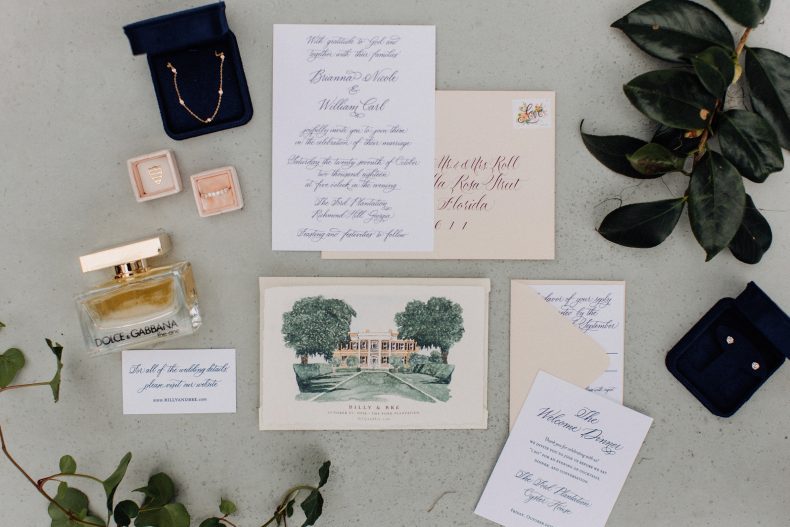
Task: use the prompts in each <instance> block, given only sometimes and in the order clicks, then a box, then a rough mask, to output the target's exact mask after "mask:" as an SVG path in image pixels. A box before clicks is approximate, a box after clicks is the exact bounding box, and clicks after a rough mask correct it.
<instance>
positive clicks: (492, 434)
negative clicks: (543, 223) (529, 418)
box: [0, 0, 790, 527]
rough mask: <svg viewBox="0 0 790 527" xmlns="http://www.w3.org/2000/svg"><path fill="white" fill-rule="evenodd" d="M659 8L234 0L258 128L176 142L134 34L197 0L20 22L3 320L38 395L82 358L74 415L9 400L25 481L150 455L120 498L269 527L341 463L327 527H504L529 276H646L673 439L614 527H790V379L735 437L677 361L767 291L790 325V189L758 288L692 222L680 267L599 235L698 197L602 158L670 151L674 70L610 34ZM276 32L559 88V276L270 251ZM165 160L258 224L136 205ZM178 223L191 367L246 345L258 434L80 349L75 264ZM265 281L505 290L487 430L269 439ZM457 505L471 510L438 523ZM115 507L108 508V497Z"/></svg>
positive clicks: (12, 77) (635, 359)
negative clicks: (359, 34) (671, 201)
mask: <svg viewBox="0 0 790 527" xmlns="http://www.w3.org/2000/svg"><path fill="white" fill-rule="evenodd" d="M639 3H640V2H639V1H638V0H600V1H595V2H593V1H589V0H566V1H563V2H558V1H547V0H543V1H538V0H518V1H498V0H491V1H487V2H483V1H478V2H472V1H451V0H443V1H438V0H430V1H429V0H422V1H416V0H408V1H406V0H404V1H398V2H395V1H389V2H387V1H380V0H375V1H374V0H337V1H286V0H273V1H255V0H230V1H229V2H228V18H229V21H230V25H231V28H232V29H233V30H234V32H235V33H236V35H237V37H238V39H239V44H240V46H241V52H242V57H243V60H244V65H245V69H246V73H247V77H248V82H249V86H250V91H251V93H252V98H253V104H254V107H255V117H254V118H253V120H252V121H251V122H250V123H249V124H248V125H246V126H244V127H242V128H236V129H233V130H229V131H225V132H221V133H218V134H213V135H208V136H203V137H199V138H195V139H189V140H186V141H183V142H175V141H172V140H170V139H169V138H168V137H167V136H166V135H165V134H164V132H163V130H162V126H161V121H160V118H159V114H158V110H157V106H156V101H155V97H154V93H153V89H152V86H151V82H150V77H149V73H148V69H147V64H146V61H145V58H144V57H136V58H133V57H132V55H131V53H130V50H129V45H128V42H127V40H126V38H125V36H124V34H123V32H122V31H121V26H123V25H124V24H126V23H130V22H133V21H136V20H141V19H144V18H147V17H150V16H155V15H159V14H164V13H168V12H172V11H176V10H180V9H184V8H188V7H193V6H195V5H200V4H201V2H200V1H196V0H173V1H154V0H148V1H142V0H123V1H122V0H115V1H107V0H75V1H71V2H65V1H60V2H57V1H44V0H25V1H15V2H4V16H3V18H2V20H0V53H1V56H0V77H2V79H3V88H2V91H0V113H1V114H2V127H0V144H2V161H1V163H2V165H0V166H2V171H0V174H1V175H0V182H2V183H1V184H0V195H1V196H2V206H0V219H1V220H2V221H0V226H1V227H0V248H1V249H2V252H1V254H2V257H0V320H2V321H4V322H5V323H6V324H8V326H9V327H8V328H7V329H6V330H4V331H3V333H2V334H0V343H1V344H2V346H4V348H5V347H9V346H12V345H16V346H19V347H21V348H22V349H24V350H25V351H26V353H27V355H28V358H29V365H28V366H27V367H26V369H25V371H24V374H23V379H29V380H35V379H38V378H48V376H49V375H50V371H51V366H52V365H51V362H50V358H49V356H48V351H45V347H44V342H43V337H44V336H50V337H53V338H56V339H58V340H59V341H60V342H61V343H63V344H64V346H65V348H66V357H65V362H66V367H65V370H64V383H65V384H64V387H63V393H62V400H61V402H60V403H58V404H57V405H53V404H52V403H51V400H50V396H49V394H48V393H47V391H46V390H45V389H44V390H40V391H32V392H27V393H24V392H11V393H5V394H2V401H0V405H2V417H1V418H0V419H2V424H3V426H4V428H5V430H6V435H7V439H8V441H9V442H10V445H11V447H12V449H13V451H14V452H15V453H16V455H17V456H18V458H19V459H20V461H21V462H22V463H23V464H24V465H25V466H26V467H28V468H29V469H30V470H31V472H32V473H33V474H34V475H36V476H37V477H41V476H43V475H46V474H49V473H51V472H52V471H54V470H55V469H56V468H57V462H58V459H59V457H60V455H61V454H65V453H70V454H72V455H74V456H75V457H76V458H77V461H78V463H79V464H80V466H81V468H83V469H85V470H87V471H90V472H94V473H97V474H100V475H101V474H109V473H110V472H111V471H112V469H113V468H114V467H115V464H116V463H117V461H118V460H119V459H120V457H121V455H122V454H123V453H124V452H126V451H127V450H131V451H133V452H134V455H135V458H134V460H133V461H132V465H131V467H130V470H129V474H128V477H127V481H126V482H125V483H124V484H123V485H122V487H121V495H130V494H131V489H133V488H136V487H137V486H138V485H141V484H143V483H144V481H145V480H146V479H147V477H148V476H149V475H150V474H152V473H153V472H155V471H160V470H164V471H167V472H169V473H170V474H171V475H172V476H173V477H174V478H175V479H176V481H177V482H178V484H179V491H180V493H181V497H182V499H183V500H184V501H185V502H186V503H187V504H188V505H190V509H191V511H192V513H193V515H194V516H200V517H204V516H205V515H208V514H211V513H213V512H214V509H215V502H216V501H217V499H218V497H219V496H220V495H224V496H228V497H231V498H233V499H235V500H236V502H237V503H238V505H239V508H240V510H241V515H240V516H239V521H238V524H239V525H244V526H253V525H256V526H257V525H260V523H262V521H258V520H262V519H263V518H264V513H265V512H266V511H271V510H273V508H274V506H275V502H276V500H278V499H279V496H280V493H281V492H282V491H283V490H284V489H285V488H286V487H288V486H290V484H293V483H297V482H302V481H303V480H306V481H312V480H313V478H314V474H315V472H316V470H317V468H318V465H319V463H320V462H321V461H322V460H324V459H331V460H332V462H333V463H334V473H333V477H332V479H331V481H330V484H329V486H328V487H327V489H326V499H327V503H326V514H325V517H324V518H323V520H322V522H321V525H329V526H347V525H348V526H373V525H381V526H387V527H390V526H392V527H401V526H415V525H425V526H478V525H480V526H482V525H490V524H489V523H488V522H486V521H485V520H483V519H481V518H478V517H476V516H475V515H474V514H473V513H472V510H473V508H474V505H475V503H476V501H477V499H478V497H479V495H480V492H481V490H482V488H483V485H484V484H485V481H486V479H487V477H488V474H489V471H490V470H491V468H492V466H493V463H494V461H495V460H496V457H497V455H498V453H499V450H500V448H501V446H502V444H503V442H504V440H505V437H506V435H507V415H508V414H507V410H508V390H507V386H508V317H509V280H510V279H511V278H547V279H553V278H586V279H624V280H626V281H627V282H628V302H627V327H626V379H625V382H626V387H625V403H626V404H627V405H628V406H630V407H632V408H634V409H636V410H639V411H642V412H645V413H647V414H649V415H651V416H653V417H654V418H655V424H654V426H653V429H652V431H651V432H650V434H649V436H648V438H647V442H646V443H645V445H644V447H643V449H642V451H641V453H640V456H639V458H638V461H637V464H636V465H635V466H634V469H633V471H632V472H631V475H630V477H629V479H628V481H627V483H626V485H625V488H624V490H623V492H622V494H621V496H620V499H619V500H618V502H617V505H616V506H615V509H614V512H613V513H612V516H611V519H610V522H609V525H610V526H611V527H632V526H634V525H642V526H645V527H647V526H668V525H694V526H708V525H710V526H713V525H715V526H720V527H730V526H731V527H735V526H741V525H762V526H771V527H773V526H779V525H786V524H787V521H788V519H790V505H788V502H787V500H786V499H785V498H786V497H787V481H788V478H789V477H790V458H789V457H788V456H787V451H788V449H790V440H788V431H789V430H790V410H789V409H788V408H789V407H790V405H788V402H790V398H789V397H790V396H788V392H789V391H790V390H789V389H790V367H786V368H783V369H782V370H780V371H779V372H778V373H777V374H776V375H775V376H774V377H773V378H772V379H771V380H770V382H768V384H767V385H766V386H765V387H764V388H763V389H762V390H761V391H760V392H759V393H758V394H757V396H756V397H754V399H753V400H752V401H750V402H749V404H748V405H747V406H746V407H745V408H743V409H742V410H741V411H740V412H739V413H738V414H736V416H735V417H734V418H732V419H729V420H725V419H718V418H716V417H714V416H713V415H711V414H710V413H708V412H707V410H705V409H704V408H703V407H702V406H701V405H700V404H699V403H698V402H697V401H696V400H695V399H693V398H692V396H691V395H690V394H689V393H687V392H686V391H685V390H684V389H683V388H682V387H681V386H680V384H678V383H677V382H676V381H675V380H674V378H673V377H672V376H671V375H670V374H669V373H668V372H667V371H666V369H665V368H664V355H665V353H666V352H667V350H668V349H669V348H671V347H672V345H673V344H674V343H675V342H676V341H677V340H678V339H679V338H680V337H681V336H682V335H683V334H684V333H685V332H686V331H687V330H688V328H689V327H690V326H691V325H692V324H693V322H694V321H696V320H697V319H698V318H699V317H700V315H702V314H703V313H704V312H705V311H706V310H707V309H708V308H709V307H710V306H711V305H712V304H713V303H714V302H715V301H716V300H718V299H719V298H721V297H723V296H731V295H736V294H737V293H739V292H740V291H741V290H742V288H743V287H744V286H745V285H746V282H748V281H749V280H755V281H757V283H758V284H759V285H760V286H761V287H763V288H764V289H765V290H766V291H767V292H769V294H770V295H772V296H773V298H774V299H775V300H776V301H777V302H778V303H779V304H780V305H783V306H785V307H786V308H787V309H788V310H790V287H788V277H787V267H786V264H787V256H788V254H790V231H788V230H787V227H788V226H790V213H789V212H788V210H790V205H788V197H789V196H790V193H789V192H788V190H790V181H788V176H790V171H789V170H785V171H784V173H782V174H775V175H773V176H771V177H770V178H769V180H768V182H766V183H765V184H763V185H755V184H752V183H748V182H747V189H748V191H749V192H750V193H752V195H753V196H754V198H755V201H756V202H757V203H758V205H759V206H760V207H762V208H763V209H766V212H765V215H766V217H767V218H768V219H769V221H770V222H771V224H772V225H773V229H774V246H773V248H772V250H771V251H770V252H769V253H768V255H767V256H766V257H765V259H764V260H763V262H762V263H761V264H760V265H759V266H757V267H750V266H747V265H745V264H741V263H739V262H737V261H736V260H735V259H734V258H732V257H731V256H729V254H722V255H720V256H718V257H717V258H716V259H715V260H714V261H712V262H710V263H707V264H706V263H704V254H703V252H702V250H701V249H700V248H699V247H698V246H697V245H696V242H695V241H694V239H693V236H692V234H691V232H690V228H689V225H688V221H687V219H686V218H685V217H684V218H683V220H681V223H680V225H679V227H678V229H677V230H676V231H675V233H674V234H673V235H672V236H671V238H670V239H669V240H668V241H667V242H666V243H665V244H664V245H663V246H661V247H660V248H658V249H654V250H648V251H639V250H631V249H625V248H621V247H618V246H614V245H612V244H609V243H608V242H606V241H605V240H603V239H602V238H601V237H600V236H598V235H597V234H596V233H595V230H594V226H595V225H596V224H597V222H598V221H600V219H601V218H602V217H603V215H604V214H605V213H606V212H607V211H608V210H610V209H611V208H613V207H614V202H613V201H605V200H607V198H611V197H615V196H622V197H623V199H625V200H626V202H634V201H643V200H648V199H661V198H666V197H670V189H671V190H672V191H673V192H675V193H677V192H678V191H679V190H678V188H679V187H678V186H677V185H676V184H674V183H673V182H675V181H677V180H676V179H674V178H676V177H679V178H682V176H672V177H669V178H666V179H667V183H668V186H665V185H664V184H662V182H661V181H651V182H644V183H642V184H641V185H637V184H635V182H634V181H632V180H628V179H625V178H623V177H621V176H618V175H616V174H613V173H610V172H608V171H607V170H606V169H605V168H604V167H602V166H600V165H599V164H597V162H595V161H594V160H593V158H592V157H591V156H590V155H589V154H588V153H587V152H586V151H585V149H584V147H583V145H582V142H581V139H580V138H579V133H578V126H579V122H580V121H581V119H582V118H585V119H587V123H586V126H587V127H588V128H586V129H587V130H589V131H593V132H597V133H603V134H605V133H630V134H642V135H645V136H646V135H647V133H648V131H647V126H646V123H645V122H644V121H643V120H642V119H641V118H640V116H639V114H638V113H637V112H636V110H634V109H632V108H631V107H630V105H629V104H628V102H627V100H626V98H625V96H624V95H623V94H622V91H621V88H620V87H621V85H622V84H623V83H624V82H626V81H628V80H629V79H631V78H632V77H634V76H636V75H637V74H639V73H642V72H644V71H646V70H647V69H648V68H655V67H657V66H658V62H657V61H654V60H652V59H650V58H649V57H646V56H645V55H644V54H643V53H641V52H640V51H639V50H638V49H637V48H636V47H635V46H634V45H633V44H631V43H630V41H628V40H627V39H626V38H625V37H624V36H623V35H622V34H621V33H620V32H618V31H616V30H614V29H610V28H609V24H610V23H611V22H612V21H614V20H615V19H617V18H619V17H620V16H622V15H624V14H625V13H626V12H627V11H629V10H630V9H632V8H634V7H636V6H637V5H638V4H639ZM706 4H709V5H710V2H706ZM774 4H775V5H774V7H773V8H772V11H771V13H769V17H768V22H767V23H766V24H765V25H764V26H762V27H761V28H760V29H759V30H758V31H756V32H755V34H754V35H753V37H752V42H753V43H754V44H755V45H760V46H766V47H772V48H775V49H778V50H780V51H783V52H784V53H785V54H790V32H788V31H790V30H788V28H787V25H786V21H787V20H788V19H789V18H790V5H788V3H787V2H779V1H775V2H774ZM274 22H290V23H355V24H378V23H380V24H435V25H436V26H437V41H438V49H437V53H438V56H437V84H438V85H437V88H439V89H476V90H514V89H535V90H556V92H557V101H558V104H557V108H558V113H557V211H556V214H557V259H556V260H554V261H551V262H502V261H478V262H458V261H446V262H376V261H360V262H343V261H334V262H322V261H321V260H320V258H319V255H318V254H317V253H272V251H271V250H270V247H271V238H270V210H271V207H270V204H271V193H270V190H271V183H270V181H271V180H270V173H271V169H270V167H271V163H270V154H271V125H270V109H271V74H272V73H271V31H272V23H274ZM161 148H173V149H174V150H175V151H176V155H177V157H178V162H179V165H180V167H181V171H182V174H184V175H185V176H188V175H189V174H194V173H197V172H199V171H202V170H206V169H209V168H214V167H218V166H222V165H226V164H232V165H235V166H236V168H237V169H238V172H239V179H240V181H241V185H242V188H243V193H244V201H245V208H244V209H243V210H242V211H241V212H235V213H231V214H227V215H224V216H220V217H215V218H209V219H201V218H199V217H198V215H197V213H196V211H195V205H194V201H193V198H192V194H191V192H190V191H189V190H186V191H185V192H183V193H181V194H178V195H176V196H173V197H168V198H164V199H161V200H156V201H153V202H149V203H145V204H138V203H136V202H135V200H134V198H133V196H132V193H131V189H130V186H129V181H128V176H127V173H126V165H125V161H126V159H127V158H129V157H132V156H134V155H138V154H141V153H145V152H151V151H154V150H158V149H161ZM185 180H186V179H185ZM159 228H163V229H165V230H167V231H168V232H170V233H171V234H172V237H173V242H174V245H175V248H174V253H173V254H172V255H171V257H170V259H169V260H168V261H176V260H180V259H188V260H190V261H191V262H192V263H193V265H194V268H195V273H196V277H197V280H198V288H199V292H200V298H201V305H202V308H203V311H204V314H205V324H204V326H203V328H201V330H200V331H199V333H198V334H196V335H195V336H194V337H191V338H186V339H183V340H179V341H176V342H174V343H172V344H170V346H171V347H185V348H188V347H235V348H237V349H238V372H239V373H238V412H237V413H236V414H235V415H219V416H217V415H205V416H175V417H166V416H129V417H125V416H123V415H122V412H121V391H120V357H119V356H117V355H116V356H110V357H106V358H102V359H96V360H93V359H88V358H87V357H86V356H85V354H84V352H83V350H82V349H81V342H82V341H81V337H80V329H79V324H78V320H77V316H76V314H75V310H74V307H73V303H72V297H73V295H74V294H76V293H78V292H79V291H82V290H84V289H86V288H87V287H88V286H89V284H90V283H92V280H93V281H95V280H97V279H98V277H86V276H82V275H81V273H80V270H79V265H78V262H77V257H78V256H79V255H80V254H84V253H85V252H88V251H90V250H92V249H94V248H97V247H101V246H104V245H109V244H113V243H116V242H120V241H125V240H127V239H133V238H135V237H138V236H144V235H146V234H148V233H151V232H154V231H155V230H157V229H159ZM264 275H275V276H277V275H282V276H287V275H304V276H318V275H321V276H333V275H338V276H414V277H418V276H437V277H440V276H446V277H456V276H470V277H489V278H491V279H492V285H493V289H492V293H491V333H490V360H489V365H490V374H489V390H488V397H489V409H490V420H489V429H488V430H487V431H418V432H276V433H273V432H268V433H264V432H259V431H258V430H257V415H256V409H257V406H258V291H257V285H256V284H257V282H256V278H257V277H258V276H264ZM4 348H3V349H4ZM445 491H455V493H453V494H448V495H446V496H445V497H444V498H443V499H442V500H441V501H440V502H439V503H438V504H437V506H436V507H435V508H434V510H433V512H431V513H428V512H426V511H427V509H428V508H429V506H430V505H431V503H432V502H433V501H434V500H435V499H436V498H437V497H438V496H439V495H440V494H441V493H443V492H445ZM135 496H137V495H135ZM93 501H94V502H95V503H98V504H101V498H100V494H99V493H96V494H95V497H94V498H93ZM0 509H1V510H2V513H0V517H2V518H3V520H2V523H3V524H4V525H7V524H13V525H48V517H47V514H46V507H45V503H44V502H43V500H42V499H41V498H40V497H39V496H38V495H37V494H36V492H35V491H34V489H33V488H32V487H30V486H28V485H27V483H26V482H25V481H24V480H23V479H22V478H21V476H20V475H19V474H18V473H16V472H15V471H14V470H13V468H12V467H11V466H10V464H8V463H6V462H5V461H4V460H0ZM256 522H257V523H256Z"/></svg>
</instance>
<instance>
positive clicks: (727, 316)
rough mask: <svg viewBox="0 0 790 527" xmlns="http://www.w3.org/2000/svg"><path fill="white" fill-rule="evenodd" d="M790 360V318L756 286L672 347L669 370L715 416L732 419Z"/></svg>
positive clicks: (726, 300) (722, 305) (710, 315)
mask: <svg viewBox="0 0 790 527" xmlns="http://www.w3.org/2000/svg"><path fill="white" fill-rule="evenodd" d="M788 358H790V318H788V317H787V315H786V314H785V313H784V312H783V311H782V310H781V309H780V308H779V307H778V306H777V305H776V304H775V303H774V302H773V301H772V300H771V299H770V298H769V297H768V295H766V294H765V293H764V292H763V291H762V290H761V289H760V288H759V287H757V285H756V284H755V283H754V282H750V283H749V285H748V286H747V287H746V289H745V290H744V291H743V292H742V293H741V294H740V295H738V297H737V298H735V299H732V298H724V299H722V300H719V301H718V302H717V303H716V305H715V306H713V308H712V309H711V310H710V311H708V312H707V313H706V314H705V316H703V317H702V319H700V321H699V322H697V323H696V324H695V325H694V327H693V328H691V330H690V331H689V332H688V333H687V334H686V335H685V336H684V337H683V338H682V339H681V340H680V342H678V343H677V344H676V345H675V347H673V348H672V349H671V350H670V351H669V353H668V354H667V357H666V365H667V369H668V370H669V371H670V372H672V374H673V375H674V376H675V377H676V378H677V379H678V380H679V381H680V382H681V383H682V384H683V386H685V387H686V388H687V389H688V390H689V391H690V392H691V393H692V394H693V395H694V396H695V397H696V398H697V399H699V401H700V402H701V403H702V404H703V405H705V407H706V408H707V409H708V410H710V411H711V412H712V413H713V414H715V415H718V416H720V417H730V416H731V415H733V414H734V413H735V412H736V411H738V409H739V408H740V407H741V406H743V404H744V403H745V402H746V401H748V400H749V398H750V397H751V396H752V395H754V393H755V392H756V391H757V390H758V389H759V388H760V386H762V385H763V383H765V381H767V380H768V378H769V377H770V376H771V375H773V373H774V372H775V371H776V370H778V369H779V367H780V366H781V365H782V364H783V363H784V361H785V360H786V359H788Z"/></svg>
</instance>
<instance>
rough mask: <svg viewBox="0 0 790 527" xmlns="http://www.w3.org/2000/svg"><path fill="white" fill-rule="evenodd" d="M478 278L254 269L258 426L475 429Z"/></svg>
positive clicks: (480, 315) (482, 321)
mask: <svg viewBox="0 0 790 527" xmlns="http://www.w3.org/2000/svg"><path fill="white" fill-rule="evenodd" d="M489 290H490V282H489V281H488V280H487V279H450V278H442V279H438V278H437V279H411V278H296V277H294V278H261V279H260V294H261V299H260V306H261V394H260V395H261V401H260V429H261V430H386V429H423V428H431V429H464V428H469V429H484V428H486V427H487V421H488V410H487V402H486V386H487V378H488V294H489Z"/></svg>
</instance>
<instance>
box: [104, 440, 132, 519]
mask: <svg viewBox="0 0 790 527" xmlns="http://www.w3.org/2000/svg"><path fill="white" fill-rule="evenodd" d="M131 460H132V453H131V452H127V453H126V455H125V456H123V458H121V462H120V463H118V467H117V468H116V469H115V471H114V472H113V473H112V474H110V477H108V478H107V479H105V480H104V481H103V482H102V486H103V487H104V493H105V494H106V495H107V512H112V506H113V501H114V500H115V491H116V490H117V489H118V485H120V484H121V480H123V477H124V476H125V475H126V469H127V468H128V467H129V462H130V461H131Z"/></svg>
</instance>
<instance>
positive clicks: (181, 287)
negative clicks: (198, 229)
mask: <svg viewBox="0 0 790 527" xmlns="http://www.w3.org/2000/svg"><path fill="white" fill-rule="evenodd" d="M168 250H170V238H169V237H168V236H167V235H166V234H162V235H159V236H156V237H154V238H148V239H145V240H140V241H138V242H134V243H129V244H125V245H120V246H118V247H113V248H110V249H106V250H103V251H99V252H96V253H92V254H88V255H85V256H81V257H80V265H81V266H82V272H84V273H87V272H89V271H96V270H98V269H104V268H107V267H113V268H114V269H115V278H114V279H112V280H110V281H108V282H105V283H103V284H100V285H99V286H98V287H96V288H95V289H93V290H92V291H88V292H86V293H83V294H81V295H78V296H77V298H76V300H77V307H78V310H79V315H80V323H81V325H82V332H83V335H84V337H85V344H86V345H87V346H88V350H89V351H90V353H91V354H92V355H100V354H104V353H107V352H111V351H118V350H122V349H126V348H134V347H139V346H141V345H143V344H154V343H157V342H161V341H164V340H168V339H172V338H176V337H180V336H184V335H190V334H192V333H194V332H195V330H197V328H199V327H200V324H201V319H200V310H199V308H198V299H197V293H196V291H195V281H194V278H193V276H192V266H191V265H190V263H189V262H179V263H177V264H174V265H169V266H165V267H154V268H149V267H148V264H147V261H146V260H147V259H149V258H154V257H156V256H161V255H162V254H164V253H166V252H167V251H168Z"/></svg>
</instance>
